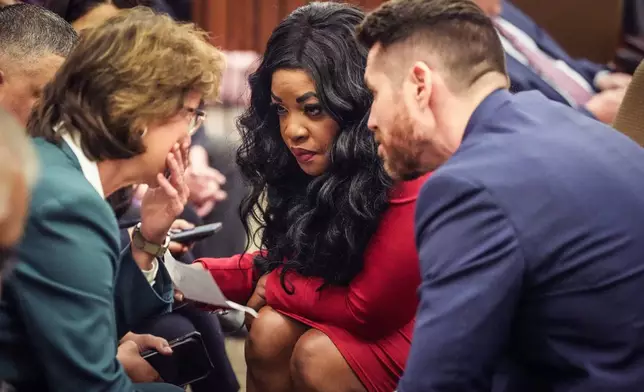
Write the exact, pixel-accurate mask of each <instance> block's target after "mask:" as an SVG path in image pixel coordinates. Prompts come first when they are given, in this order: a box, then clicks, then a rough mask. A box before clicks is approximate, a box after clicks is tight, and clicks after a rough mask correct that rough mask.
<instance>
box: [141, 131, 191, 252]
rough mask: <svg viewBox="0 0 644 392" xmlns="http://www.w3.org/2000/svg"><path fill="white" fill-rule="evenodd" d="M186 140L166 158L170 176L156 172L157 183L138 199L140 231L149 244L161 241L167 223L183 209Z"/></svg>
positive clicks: (164, 236)
mask: <svg viewBox="0 0 644 392" xmlns="http://www.w3.org/2000/svg"><path fill="white" fill-rule="evenodd" d="M187 153H188V151H187V145H186V143H182V144H176V145H175V146H174V147H173V149H172V151H171V152H170V153H169V154H168V156H167V158H166V166H167V168H168V169H169V171H170V177H169V178H167V179H166V178H165V176H164V175H163V174H162V173H159V174H157V182H158V186H157V187H155V188H148V190H147V191H146V192H145V195H144V196H143V199H142V200H141V234H142V235H143V237H144V238H145V239H146V240H148V241H150V242H153V243H159V244H160V243H163V241H164V240H165V238H166V236H167V235H168V230H170V226H171V225H172V223H173V222H174V221H175V219H176V218H177V216H178V215H179V214H181V213H182V212H183V208H184V206H185V205H186V203H187V202H188V196H189V195H190V191H189V190H188V187H187V186H186V183H185V181H184V173H185V171H186V166H185V163H186V158H185V157H186V156H187Z"/></svg>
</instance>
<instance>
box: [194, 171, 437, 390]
mask: <svg viewBox="0 0 644 392" xmlns="http://www.w3.org/2000/svg"><path fill="white" fill-rule="evenodd" d="M426 179H427V176H424V177H421V178H419V179H417V180H413V181H408V182H404V183H400V184H399V185H398V186H397V187H395V188H394V189H393V190H392V193H391V197H390V206H389V208H388V209H387V210H386V211H385V213H384V214H383V217H382V220H381V222H380V226H379V228H378V230H377V231H376V233H375V234H374V236H373V238H372V239H371V242H370V244H369V246H368V248H367V250H366V252H365V258H366V260H365V263H364V268H363V270H362V271H361V272H360V274H358V275H357V276H356V277H355V278H354V279H353V281H352V282H351V284H350V285H349V286H347V287H329V288H325V289H323V290H322V291H317V289H318V288H319V287H320V285H321V283H322V280H321V279H319V278H308V277H303V276H300V275H297V274H295V273H289V274H288V275H287V281H288V283H290V284H292V285H293V287H294V288H295V293H294V294H293V295H289V294H287V293H286V292H285V291H284V289H283V288H282V286H281V285H280V280H279V270H275V271H272V272H271V273H270V274H269V276H268V278H267V280H266V302H267V304H268V305H270V306H271V307H272V308H273V309H275V310H276V311H278V312H280V313H282V314H285V315H287V316H289V317H291V318H293V319H295V320H298V321H300V322H302V323H304V324H306V325H308V326H310V327H312V328H315V329H317V330H319V331H321V332H323V333H324V334H326V335H327V336H328V337H329V338H330V339H331V340H332V341H333V343H334V344H335V346H336V347H337V348H338V350H339V351H340V353H341V354H342V356H343V357H344V359H345V360H346V361H347V363H348V364H349V366H350V367H351V369H352V370H353V371H354V373H355V374H356V375H357V376H358V378H359V379H360V381H361V382H362V383H363V385H364V386H365V388H366V389H367V390H368V391H374V392H380V391H383V392H385V391H386V392H391V391H393V390H394V389H396V386H397V384H398V380H399V378H400V376H401V375H402V372H403V369H404V366H405V362H406V360H407V355H408V353H409V347H410V344H411V336H412V331H413V326H414V317H415V313H416V306H417V305H418V298H417V295H416V289H417V288H418V285H419V284H420V273H419V267H418V255H417V253H416V245H415V240H414V209H415V205H416V198H417V195H418V191H419V190H420V187H421V186H422V184H423V183H424V181H425V180H426ZM253 257H254V255H252V254H247V255H243V256H234V257H231V258H224V259H201V260H198V261H200V262H201V263H203V264H204V265H205V267H206V268H208V270H210V273H211V274H212V276H213V277H214V278H215V280H216V281H217V283H218V284H219V286H220V287H221V289H222V291H223V293H224V294H225V295H226V296H227V297H228V299H230V300H232V301H235V302H239V303H242V304H244V303H246V302H247V301H248V299H249V298H250V296H251V294H252V291H253V281H254V279H253V278H254V277H253V272H254V271H253V268H252V266H253ZM288 283H287V284H288Z"/></svg>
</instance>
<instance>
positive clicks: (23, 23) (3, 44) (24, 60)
mask: <svg viewBox="0 0 644 392" xmlns="http://www.w3.org/2000/svg"><path fill="white" fill-rule="evenodd" d="M0 26H1V27H0V69H2V68H3V66H8V65H12V64H13V65H15V66H19V67H22V66H24V65H25V64H28V63H29V62H30V60H32V59H34V58H39V57H43V56H47V55H51V54H53V55H57V56H60V57H67V56H68V55H69V54H70V53H71V51H72V50H73V49H74V46H75V45H76V42H77V41H78V34H77V33H76V31H75V30H74V29H73V28H72V26H71V25H70V24H69V23H67V22H66V21H65V20H64V19H63V18H61V17H60V16H58V15H56V14H55V13H53V12H51V11H48V10H46V9H45V8H42V7H39V6H36V5H30V4H22V3H19V4H13V5H8V6H5V7H0Z"/></svg>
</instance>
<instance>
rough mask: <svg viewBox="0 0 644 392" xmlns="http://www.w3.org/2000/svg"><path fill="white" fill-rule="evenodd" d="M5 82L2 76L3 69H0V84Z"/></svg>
mask: <svg viewBox="0 0 644 392" xmlns="http://www.w3.org/2000/svg"><path fill="white" fill-rule="evenodd" d="M3 84H5V77H4V71H2V70H1V69H0V86H2V85H3Z"/></svg>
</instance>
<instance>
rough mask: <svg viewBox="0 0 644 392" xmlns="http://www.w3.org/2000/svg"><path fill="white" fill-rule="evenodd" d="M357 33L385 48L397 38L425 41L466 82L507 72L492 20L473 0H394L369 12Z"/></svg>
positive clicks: (397, 41) (458, 78) (457, 78)
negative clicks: (493, 72)
mask: <svg viewBox="0 0 644 392" xmlns="http://www.w3.org/2000/svg"><path fill="white" fill-rule="evenodd" d="M357 37H358V40H360V41H361V42H362V43H363V44H365V45H366V46H367V47H369V48H370V47H372V46H374V45H375V44H377V43H379V44H380V45H382V47H383V49H385V50H386V49H387V48H388V47H390V46H392V45H394V44H398V43H407V42H412V43H413V44H414V45H416V46H419V44H423V46H426V47H427V49H429V50H431V51H432V53H436V54H437V56H438V60H439V61H440V62H441V64H442V66H443V68H444V69H445V70H447V71H448V72H449V73H450V74H451V75H452V76H453V78H452V79H453V80H456V81H458V82H459V83H462V84H464V85H466V86H470V85H472V84H473V83H474V82H475V81H476V80H477V79H478V78H479V77H480V76H482V75H484V74H486V73H488V72H491V71H496V72H499V73H502V74H505V73H506V70H505V55H504V52H503V46H502V45H501V41H500V39H499V37H498V35H497V33H496V30H495V28H494V24H493V23H492V21H491V20H490V18H488V17H487V16H486V15H485V13H484V12H483V11H482V10H481V9H480V8H479V7H478V6H477V5H476V4H475V3H474V2H473V1H471V0H391V1H388V2H386V3H384V4H382V5H381V6H380V7H379V8H377V9H376V10H375V11H373V12H371V13H370V14H368V15H367V17H366V18H365V20H364V21H363V22H362V24H361V25H360V26H358V28H357ZM420 50H425V48H422V49H420Z"/></svg>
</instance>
